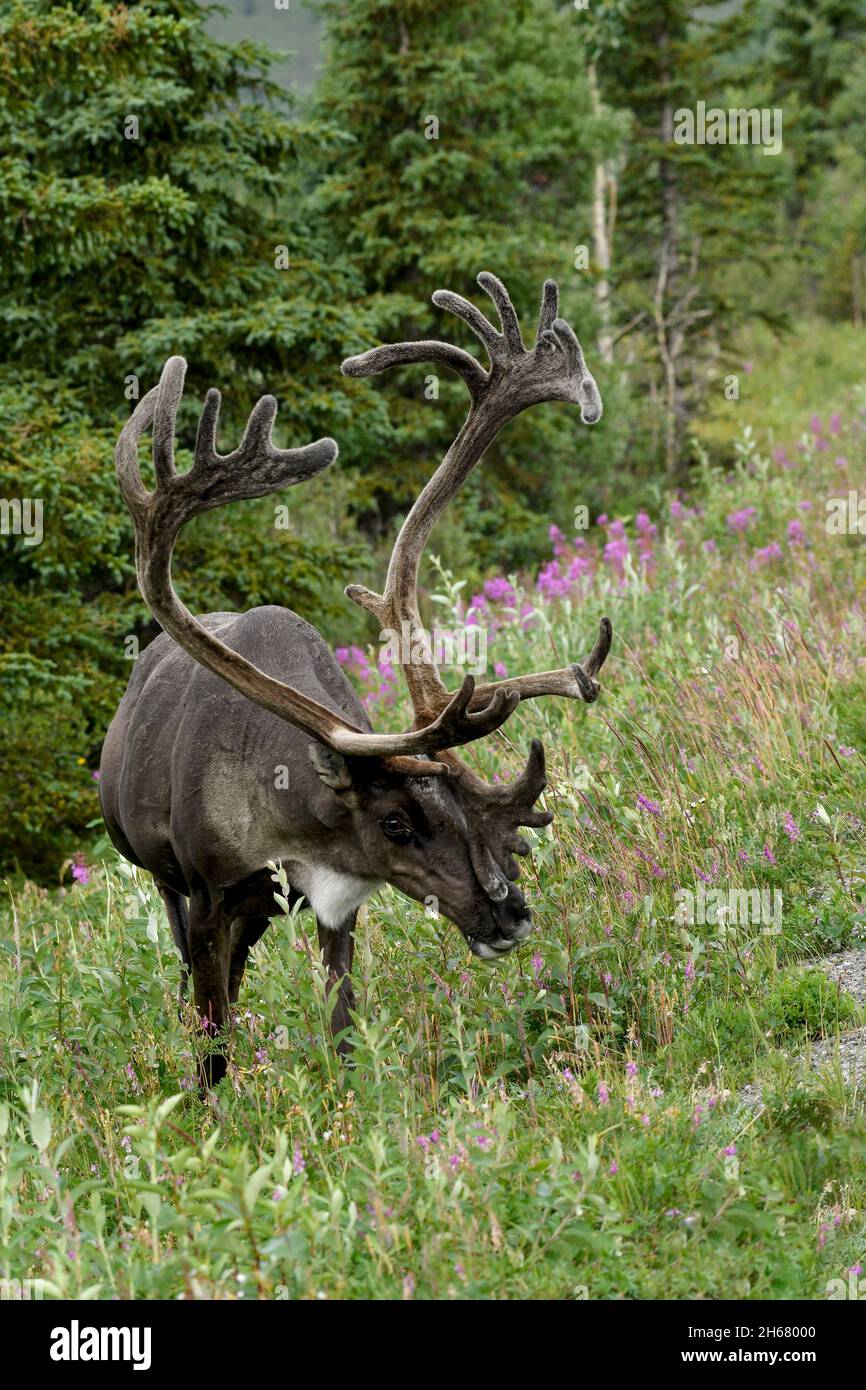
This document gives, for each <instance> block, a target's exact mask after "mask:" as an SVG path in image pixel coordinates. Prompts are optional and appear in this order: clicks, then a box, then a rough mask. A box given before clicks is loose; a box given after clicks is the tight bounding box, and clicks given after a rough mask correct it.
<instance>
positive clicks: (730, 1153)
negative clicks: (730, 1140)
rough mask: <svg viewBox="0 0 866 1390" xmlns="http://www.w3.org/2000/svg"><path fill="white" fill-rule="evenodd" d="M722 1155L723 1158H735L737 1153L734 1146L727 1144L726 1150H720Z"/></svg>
mask: <svg viewBox="0 0 866 1390" xmlns="http://www.w3.org/2000/svg"><path fill="white" fill-rule="evenodd" d="M722 1153H723V1154H724V1155H725V1158H735V1157H736V1153H737V1146H736V1144H729V1145H728V1147H727V1148H726V1149H722Z"/></svg>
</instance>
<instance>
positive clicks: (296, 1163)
mask: <svg viewBox="0 0 866 1390" xmlns="http://www.w3.org/2000/svg"><path fill="white" fill-rule="evenodd" d="M306 1166H307V1165H306V1162H305V1160H304V1156H303V1154H302V1153H301V1150H300V1148H299V1147H298V1145H297V1144H296V1145H295V1152H294V1153H293V1154H292V1172H293V1173H294V1175H295V1177H298V1176H299V1175H300V1174H301V1173H303V1171H304V1169H305V1168H306Z"/></svg>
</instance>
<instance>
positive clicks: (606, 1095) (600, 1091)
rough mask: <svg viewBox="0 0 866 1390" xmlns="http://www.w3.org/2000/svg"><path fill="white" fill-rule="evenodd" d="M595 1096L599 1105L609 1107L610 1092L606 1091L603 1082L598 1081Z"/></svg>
mask: <svg viewBox="0 0 866 1390" xmlns="http://www.w3.org/2000/svg"><path fill="white" fill-rule="evenodd" d="M596 1095H597V1096H598V1103H599V1105H610V1091H609V1090H608V1089H607V1087H606V1086H605V1084H604V1082H603V1081H599V1083H598V1087H597V1089H596Z"/></svg>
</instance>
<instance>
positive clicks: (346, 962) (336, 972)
mask: <svg viewBox="0 0 866 1390" xmlns="http://www.w3.org/2000/svg"><path fill="white" fill-rule="evenodd" d="M357 919H358V913H357V910H356V911H355V912H351V913H350V914H349V916H348V917H347V918H346V920H345V921H344V922H341V923H340V925H339V927H326V926H323V925H322V923H321V922H320V921H319V919H318V917H317V918H316V926H317V928H318V931H319V946H320V948H321V951H322V959H323V961H324V962H325V968H326V970H327V972H328V992H329V993H330V991H331V990H333V989H338V990H339V994H338V997H337V1002H336V1004H335V1005H334V1012H333V1013H332V1015H331V1032H332V1033H333V1034H334V1036H335V1037H336V1035H337V1034H338V1033H340V1032H342V1030H343V1029H344V1028H348V1027H349V1025H350V1023H351V1022H352V1020H351V1019H350V1017H349V1010H350V1009H353V1008H354V1007H355V992H354V990H353V989H352V960H353V957H354V954H355V923H356V921H357ZM337 1051H338V1052H340V1053H342V1055H343V1056H347V1055H348V1054H349V1053H350V1052H351V1051H352V1044H351V1043H350V1042H349V1040H348V1038H341V1039H340V1041H339V1042H338V1043H337Z"/></svg>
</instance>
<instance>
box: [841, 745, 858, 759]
mask: <svg viewBox="0 0 866 1390" xmlns="http://www.w3.org/2000/svg"><path fill="white" fill-rule="evenodd" d="M856 752H857V749H856V748H849V747H848V745H847V743H840V744H839V754H840V756H841V757H843V758H853V756H854V754H855V753H856Z"/></svg>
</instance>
